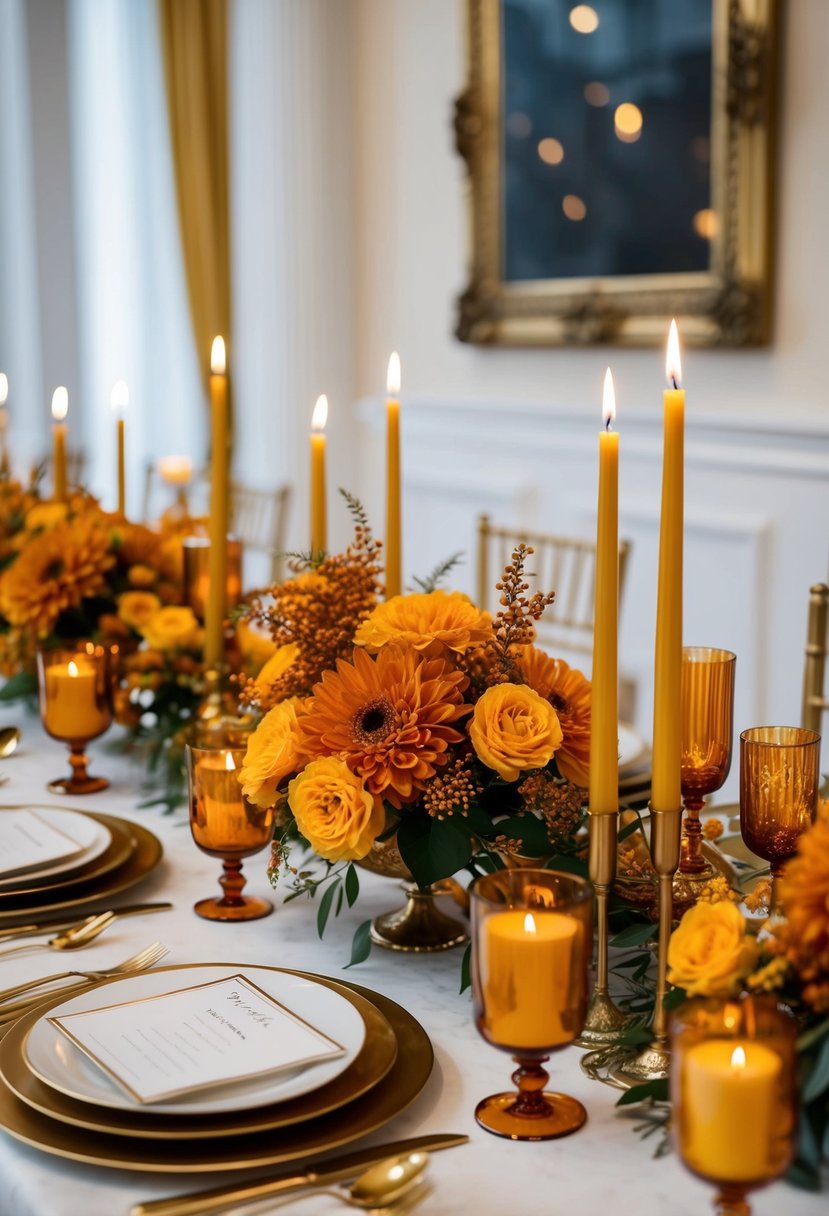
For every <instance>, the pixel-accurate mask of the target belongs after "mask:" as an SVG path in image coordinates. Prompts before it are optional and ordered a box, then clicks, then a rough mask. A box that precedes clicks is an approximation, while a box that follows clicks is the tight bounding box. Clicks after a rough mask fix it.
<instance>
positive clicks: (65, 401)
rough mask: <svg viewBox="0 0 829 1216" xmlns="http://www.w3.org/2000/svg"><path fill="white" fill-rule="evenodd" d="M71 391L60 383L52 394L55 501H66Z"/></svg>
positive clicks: (53, 487)
mask: <svg viewBox="0 0 829 1216" xmlns="http://www.w3.org/2000/svg"><path fill="white" fill-rule="evenodd" d="M68 412H69V393H68V392H67V390H66V389H65V388H64V387H63V385H60V386H59V387H58V388H56V389H55V391H54V393H53V394H52V417H53V418H54V420H55V421H54V426H53V427H52V441H53V456H52V491H53V494H54V498H55V502H66V422H65V421H64V419H65V418H66V415H67V413H68Z"/></svg>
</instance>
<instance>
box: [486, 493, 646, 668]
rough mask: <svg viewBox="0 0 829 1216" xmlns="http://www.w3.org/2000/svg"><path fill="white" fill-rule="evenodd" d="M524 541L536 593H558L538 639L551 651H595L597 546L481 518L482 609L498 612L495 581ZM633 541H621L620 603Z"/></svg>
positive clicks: (539, 625) (543, 618)
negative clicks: (594, 621) (502, 525)
mask: <svg viewBox="0 0 829 1216" xmlns="http://www.w3.org/2000/svg"><path fill="white" fill-rule="evenodd" d="M521 542H523V543H524V544H525V545H531V546H532V548H533V550H534V552H533V556H532V559H531V562H530V564H529V567H528V569H529V571H530V572H531V573H532V574H534V575H535V581H534V589H537V590H539V591H555V593H556V598H555V602H554V603H553V604H551V605H550V606H549V608H547V609H546V610H545V612H544V616H543V617H542V618H541V620H540V621H539V623H538V639H539V641H540V642H542V644H544V645H545V646H546V647H557V648H558V649H559V650H561V649H564V650H567V651H576V652H577V653H579V654H592V653H593V592H594V581H595V574H596V544H595V541H592V540H584V539H581V538H577V537H568V536H546V535H544V534H543V533H540V532H528V531H525V530H522V529H519V528H501V527H497V526H496V525H494V524H493V523H491V522H490V519H489V516H487V515H481V516H479V518H478V606H479V607H480V608H492V607H493V606H494V605H495V604H496V602H497V598H498V592H497V591H496V589H495V583H496V582H497V581H498V578H499V577H500V574H501V571H502V570H503V569H504V567H505V566H506V564H507V563H508V562H509V560H510V558H511V556H512V551H513V549H514V548H515V546H516V545H517V544H519V543H521ZM629 554H630V541H626V540H623V541H620V543H619V602H620V604H621V600H622V593H623V590H624V586H625V576H626V573H627V563H628V557H629Z"/></svg>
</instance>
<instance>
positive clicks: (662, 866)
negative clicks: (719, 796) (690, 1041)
mask: <svg viewBox="0 0 829 1216" xmlns="http://www.w3.org/2000/svg"><path fill="white" fill-rule="evenodd" d="M681 836H682V808H681V807H677V808H676V810H672V811H655V810H654V809H653V807H651V860H652V861H653V868H654V869H655V870H656V873H657V877H658V880H659V888H658V894H659V945H658V954H657V963H656V1002H655V1004H654V1009H653V1022H652V1023H651V1041H650V1043H648V1044H646V1046H645V1047H643V1048H642V1049H641V1050H640V1051H638V1052H637V1053H636V1054H635V1055H633V1056H631V1057H630V1058H629V1059H627V1060H623V1061H622V1062H621V1063H620V1064H618V1065H617V1066H616V1067H615V1068H614V1069H613V1070H612V1072H611V1074H610V1075H611V1076H612V1078H613V1080H614V1081H617V1082H619V1083H620V1084H622V1085H626V1086H628V1087H630V1086H633V1085H643V1084H644V1083H645V1082H646V1081H659V1080H662V1079H663V1078H664V1077H667V1075H668V1063H669V1061H670V1051H669V1048H668V1014H667V1011H666V1009H665V996H666V994H667V991H668V945H669V943H670V940H671V929H672V927H673V918H674V893H673V881H674V875H675V874H676V871H677V869H678V867H679V855H680V839H681Z"/></svg>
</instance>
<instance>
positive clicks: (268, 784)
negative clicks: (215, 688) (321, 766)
mask: <svg viewBox="0 0 829 1216" xmlns="http://www.w3.org/2000/svg"><path fill="white" fill-rule="evenodd" d="M298 709H300V710H301V703H300V702H299V700H298V699H297V698H296V697H291V698H290V700H288V701H280V703H279V704H278V705H275V706H274V707H273V709H271V710H269V712H268V713H266V714H265V716H264V718H263V719H262V721H261V722H260V723H259V725H258V726H257V728H256V730H255V731H254V732H253V734H252V735H251V736H250V738H249V740H248V749H247V751H246V752H245V758H244V760H243V761H242V767H241V769H240V770H239V781H240V782H241V785H242V793H243V794H244V795H245V797H246V798H247V799H248V800H249V801H250V802H253V803H255V804H256V806H262V807H271V806H273V805H274V803H275V802H276V790H277V786H278V785H279V783H280V781H282V780H284V778H285V777H287V776H288V774H289V773H292V772H294V771H295V770H296V769H298V768H299V767H300V766H301V764H302V762H303V757H302V756H301V755H300V752H299V745H298V743H299V732H298V730H297V716H298V715H297V710H298Z"/></svg>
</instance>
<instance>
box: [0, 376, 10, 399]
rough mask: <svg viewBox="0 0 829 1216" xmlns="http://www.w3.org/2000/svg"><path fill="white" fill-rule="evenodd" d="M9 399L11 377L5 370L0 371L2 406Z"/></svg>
mask: <svg viewBox="0 0 829 1216" xmlns="http://www.w3.org/2000/svg"><path fill="white" fill-rule="evenodd" d="M8 399H9V378H8V376H7V375H6V373H5V372H0V406H3V405H5V404H6V402H7V401H8Z"/></svg>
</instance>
